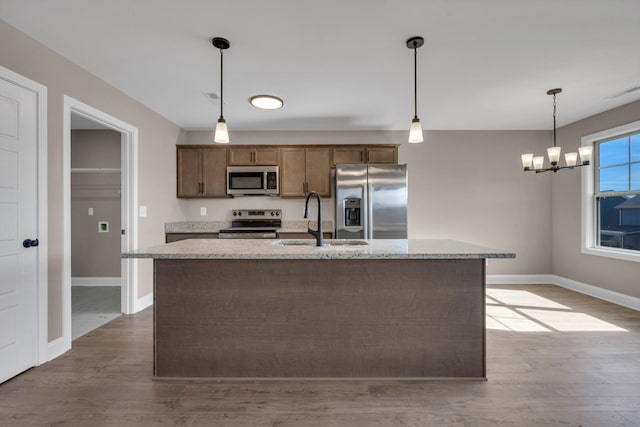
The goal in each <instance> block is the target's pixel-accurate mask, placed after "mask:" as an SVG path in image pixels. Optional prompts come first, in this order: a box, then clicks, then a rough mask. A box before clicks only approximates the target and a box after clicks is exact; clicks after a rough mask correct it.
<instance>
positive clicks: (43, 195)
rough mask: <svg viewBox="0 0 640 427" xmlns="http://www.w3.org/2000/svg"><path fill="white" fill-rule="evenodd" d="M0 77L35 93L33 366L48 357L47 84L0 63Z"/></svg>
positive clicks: (45, 360)
mask: <svg viewBox="0 0 640 427" xmlns="http://www.w3.org/2000/svg"><path fill="white" fill-rule="evenodd" d="M0 78H1V79H3V80H6V81H8V82H9V83H12V84H15V85H17V86H20V87H23V88H24V89H27V90H29V91H31V92H34V93H35V95H36V108H37V119H36V120H37V124H36V126H37V129H36V138H37V142H36V150H37V162H38V163H37V165H36V168H35V172H36V173H37V174H38V180H37V181H38V182H37V192H38V201H37V206H38V213H37V217H38V224H37V227H38V240H39V241H40V244H39V245H38V267H37V268H38V274H37V277H38V279H37V280H38V283H37V285H36V286H37V294H36V297H37V303H36V304H37V313H38V314H37V316H38V319H37V321H36V329H37V330H36V340H37V343H36V366H37V365H40V364H42V363H45V362H47V361H49V355H48V344H49V317H48V316H49V301H48V298H49V296H48V287H49V280H48V274H49V265H48V261H49V259H48V252H49V251H48V248H49V239H48V235H49V234H48V230H49V228H48V227H49V225H48V212H49V210H48V205H47V199H48V197H47V196H48V177H47V171H48V168H47V166H48V164H47V87H46V86H44V85H41V84H40V83H37V82H35V81H33V80H31V79H28V78H26V77H24V76H22V75H20V74H18V73H15V72H13V71H11V70H9V69H7V68H5V67H2V66H0Z"/></svg>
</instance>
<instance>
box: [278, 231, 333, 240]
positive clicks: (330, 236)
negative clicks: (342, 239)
mask: <svg viewBox="0 0 640 427" xmlns="http://www.w3.org/2000/svg"><path fill="white" fill-rule="evenodd" d="M315 238H316V236H314V235H313V234H311V233H304V232H300V233H278V239H281V240H286V239H315ZM322 238H323V239H333V233H332V232H330V231H323V232H322Z"/></svg>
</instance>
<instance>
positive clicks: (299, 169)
mask: <svg viewBox="0 0 640 427" xmlns="http://www.w3.org/2000/svg"><path fill="white" fill-rule="evenodd" d="M304 190H305V149H304V148H290V147H286V148H281V149H280V197H304V196H305V192H304Z"/></svg>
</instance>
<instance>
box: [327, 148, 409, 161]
mask: <svg viewBox="0 0 640 427" xmlns="http://www.w3.org/2000/svg"><path fill="white" fill-rule="evenodd" d="M332 151H333V154H332V158H331V166H335V165H341V164H360V163H398V147H397V146H395V145H339V146H335V147H333V149H332Z"/></svg>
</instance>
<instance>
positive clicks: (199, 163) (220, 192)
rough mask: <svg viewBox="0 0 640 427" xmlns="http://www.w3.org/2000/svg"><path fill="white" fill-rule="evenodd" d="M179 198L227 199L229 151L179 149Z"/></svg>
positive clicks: (195, 147) (206, 148)
mask: <svg viewBox="0 0 640 427" xmlns="http://www.w3.org/2000/svg"><path fill="white" fill-rule="evenodd" d="M176 157H177V172H178V179H177V196H178V197H185V198H187V197H227V184H226V182H227V173H226V170H227V149H226V148H216V147H198V146H188V147H187V146H178V147H177V154H176Z"/></svg>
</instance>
